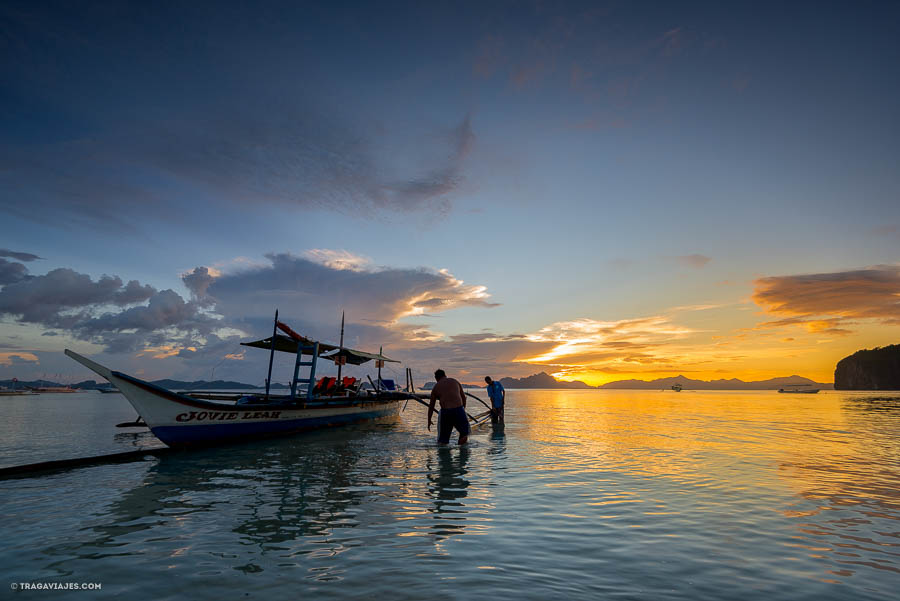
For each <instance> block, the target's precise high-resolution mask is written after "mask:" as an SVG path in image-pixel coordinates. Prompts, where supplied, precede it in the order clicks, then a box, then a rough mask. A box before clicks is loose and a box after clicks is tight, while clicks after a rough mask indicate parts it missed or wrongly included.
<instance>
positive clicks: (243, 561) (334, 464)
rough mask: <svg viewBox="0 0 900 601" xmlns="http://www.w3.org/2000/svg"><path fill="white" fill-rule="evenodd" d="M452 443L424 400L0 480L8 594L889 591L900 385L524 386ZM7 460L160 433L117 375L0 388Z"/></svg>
mask: <svg viewBox="0 0 900 601" xmlns="http://www.w3.org/2000/svg"><path fill="white" fill-rule="evenodd" d="M508 402H509V406H508V409H507V425H506V427H505V429H504V430H503V431H500V430H493V429H492V428H491V426H490V425H487V426H483V427H481V428H480V429H478V430H476V432H475V434H474V436H473V437H472V439H471V441H472V442H471V444H470V445H469V446H468V447H467V448H458V447H452V448H438V447H436V446H435V444H434V442H433V435H432V434H430V433H429V432H427V431H426V430H425V424H424V411H423V408H422V407H420V406H419V405H414V404H410V405H409V407H408V409H407V410H406V411H405V412H404V413H403V414H402V415H401V417H400V418H398V419H397V420H395V421H390V422H384V423H379V424H372V425H368V426H354V427H347V428H342V429H337V430H330V431H323V432H315V433H310V434H305V435H299V436H296V437H292V438H286V439H280V440H277V441H267V442H253V443H248V444H244V445H234V446H229V447H222V448H216V449H209V450H202V451H194V452H181V453H170V454H167V455H165V456H162V457H160V458H152V457H148V458H147V459H146V460H144V461H137V462H132V463H126V464H117V465H101V466H95V467H87V468H81V469H74V470H70V471H65V472H57V473H53V474H47V475H42V476H39V477H30V478H22V479H8V480H3V481H0V501H2V508H3V510H2V517H0V540H2V541H3V545H2V551H0V566H2V573H3V577H4V579H5V580H6V582H4V583H0V590H3V591H4V592H5V591H8V590H11V589H10V584H11V583H13V582H76V583H83V582H90V583H94V582H99V583H101V584H102V589H101V590H100V591H89V592H84V591H74V592H59V591H53V592H46V593H43V594H41V593H38V592H33V591H32V592H29V591H19V593H18V596H17V597H16V598H26V597H29V596H31V597H47V598H51V597H52V598H54V599H64V598H75V597H79V598H93V597H96V598H101V597H112V596H122V597H123V598H128V599H181V598H192V599H216V600H219V599H232V598H266V599H268V598H288V597H291V598H315V599H332V598H335V599H336V598H341V599H344V598H379V599H383V600H387V599H426V598H427V599H471V598H473V597H484V598H487V599H556V598H573V599H741V600H747V599H767V600H771V599H893V598H896V595H897V590H898V589H900V445H898V442H900V438H898V435H900V394H877V393H838V392H822V393H820V394H818V395H791V396H785V395H779V394H776V393H772V392H751V393H743V392H741V393H738V392H689V391H685V392H681V393H674V392H657V391H649V392H648V391H574V392H573V391H509V393H508ZM0 407H2V409H0V457H2V463H3V464H4V465H13V464H18V463H25V462H32V461H40V460H45V459H56V458H62V457H71V456H79V455H88V454H95V453H100V452H111V451H120V450H127V449H133V448H140V447H148V446H154V445H155V444H157V443H155V442H154V439H153V438H152V436H150V435H149V434H147V433H143V434H135V433H123V432H122V431H121V430H120V431H118V432H117V431H116V429H115V428H114V427H112V426H113V425H114V424H115V423H116V422H119V421H128V420H130V419H133V418H134V411H133V410H132V409H131V408H130V407H129V406H128V404H127V401H125V399H123V398H122V397H121V396H119V395H99V394H87V393H85V394H77V395H57V396H53V395H42V396H39V397H28V398H24V397H23V398H11V399H3V400H2V401H0Z"/></svg>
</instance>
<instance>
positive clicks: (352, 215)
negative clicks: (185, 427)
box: [0, 2, 900, 383]
mask: <svg viewBox="0 0 900 601" xmlns="http://www.w3.org/2000/svg"><path fill="white" fill-rule="evenodd" d="M897 13H898V9H897V7H896V6H893V5H891V4H890V3H864V4H850V3H823V2H814V3H813V2H811V3H791V4H790V5H787V6H786V5H784V4H783V3H759V2H754V3H728V4H727V5H717V4H712V3H679V4H677V5H676V4H674V3H666V2H660V3H625V2H611V3H595V2H590V3H575V2H567V3H540V2H534V3H532V2H528V3H526V2H491V3H378V4H371V3H363V4H354V3H336V4H335V3H329V4H327V5H325V4H301V3H266V2H264V3H259V4H253V5H247V4H237V3H236V4H229V3H211V4H207V5H203V4H200V3H196V4H192V5H191V6H189V7H185V6H180V5H178V4H165V3H163V4H160V5H153V6H149V5H145V4H142V3H115V4H112V5H104V4H102V3H69V4H57V3H35V2H27V3H16V2H11V3H5V4H4V6H3V8H2V9H0V22H2V24H3V25H2V31H3V35H2V38H0V39H2V43H3V45H4V52H3V57H4V58H3V59H2V62H0V69H2V78H0V81H2V83H0V120H2V138H0V160H2V162H3V168H2V171H0V215H2V216H3V224H4V226H3V236H2V243H0V248H2V249H5V250H6V251H10V252H12V253H30V254H33V255H37V256H39V257H41V258H40V259H35V260H30V261H25V260H22V259H21V258H20V259H17V258H16V257H14V256H12V255H10V254H6V255H4V254H3V253H0V256H2V257H3V260H4V261H6V264H5V265H6V266H7V268H8V269H10V270H12V271H10V273H14V274H16V275H10V276H9V277H8V278H7V280H5V281H4V282H3V283H2V284H3V286H4V287H3V289H2V290H0V377H11V376H13V375H18V376H19V377H21V378H27V377H30V376H33V375H34V374H42V373H49V374H57V373H63V372H71V376H72V377H75V376H76V373H75V372H76V371H77V369H78V368H76V367H75V366H70V365H69V364H68V360H67V359H65V358H64V357H63V358H60V351H61V350H62V348H64V347H66V346H70V347H75V348H78V349H80V350H82V351H84V352H89V353H93V354H97V355H98V356H99V357H101V358H102V359H103V360H105V361H107V362H110V363H114V364H116V365H119V366H122V368H123V369H124V368H126V367H127V368H128V369H134V370H143V373H144V374H145V375H147V376H151V375H152V376H156V377H161V376H169V375H179V376H182V377H188V376H194V377H198V378H199V377H206V376H207V375H208V372H209V371H210V365H211V364H212V363H217V362H220V361H223V357H225V356H226V355H230V354H234V353H235V352H236V351H237V347H236V342H237V341H238V340H246V339H247V338H248V337H253V336H258V337H262V336H263V335H264V334H265V331H264V330H265V329H266V327H267V326H265V325H264V324H265V321H266V320H267V319H270V317H269V315H270V314H271V313H272V312H274V309H275V307H276V306H278V307H279V308H280V309H281V310H282V312H283V313H285V314H287V315H288V316H289V317H290V318H291V319H294V320H296V323H299V324H301V325H303V326H304V327H307V328H309V329H311V330H312V331H313V333H314V334H315V335H319V336H323V337H324V336H327V335H328V333H329V332H330V331H331V330H335V329H336V325H335V324H337V323H338V322H339V319H340V309H341V308H342V307H344V308H349V307H350V306H353V307H355V309H356V313H355V314H354V313H352V312H351V313H350V314H348V319H349V321H350V323H351V324H356V325H358V326H359V328H358V330H357V331H359V332H361V334H360V335H359V337H358V342H359V343H361V344H368V345H372V344H378V343H380V342H385V343H389V348H393V349H394V352H395V354H397V355H398V357H400V358H402V359H404V360H405V361H408V362H410V363H411V364H412V365H413V366H414V368H415V369H417V370H420V371H421V372H423V373H427V372H429V371H430V370H432V369H434V368H435V367H437V366H439V365H443V364H444V363H445V362H452V363H447V364H448V365H452V366H453V369H456V370H457V372H458V373H459V374H461V375H462V376H463V377H464V378H468V379H470V380H473V381H474V380H477V379H479V378H478V377H477V375H478V374H480V373H481V371H485V370H490V371H491V373H494V374H495V375H498V374H499V375H527V374H529V373H534V372H536V371H541V370H545V371H548V372H551V373H555V374H557V375H559V376H560V377H569V378H573V377H581V378H584V379H587V380H589V381H592V382H595V383H596V382H600V381H607V380H610V379H617V378H618V377H620V376H623V377H624V376H629V377H631V376H634V377H647V378H650V377H658V376H660V375H674V374H675V373H680V372H682V371H683V372H685V373H691V374H695V375H701V376H704V377H712V375H713V374H728V375H729V376H730V375H738V376H741V377H744V376H746V377H748V378H749V377H756V376H759V377H763V376H770V375H787V374H783V373H782V372H784V371H785V370H786V371H789V372H792V373H793V372H798V371H803V370H805V371H803V373H804V374H809V375H811V376H816V377H819V378H827V377H828V375H829V372H830V371H831V369H833V363H834V361H835V360H836V359H838V358H840V357H841V356H843V354H846V353H847V352H849V351H852V350H855V349H856V348H859V347H861V346H866V345H874V344H887V343H890V342H896V337H897V333H898V332H897V320H898V319H900V311H898V309H897V306H896V294H897V293H898V292H900V288H895V287H894V286H895V285H896V283H897V281H900V276H898V274H897V265H898V262H900V253H898V251H900V229H898V228H900V202H898V191H900V175H898V174H900V169H898V157H900V148H898V144H900V142H898V140H900V137H898V135H897V134H898V133H900V132H898V129H900V123H898V110H897V108H896V106H897V97H898V77H897V74H896V71H897V70H896V61H897V57H898V55H900V52H898V51H900V42H898V41H897V40H898V39H900V35H898V34H900V32H898V27H900V26H898V23H900V20H898V18H897V17H898V14H897ZM267 255H270V256H276V255H277V256H282V255H291V256H292V257H294V259H292V260H283V261H281V263H279V265H281V268H283V269H285V270H287V271H285V272H280V271H278V269H279V268H278V267H277V266H275V262H273V259H271V258H267ZM341 257H343V259H342V261H343V262H341V260H338V259H340V258H341ZM348 257H349V259H348ZM10 263H17V264H18V265H22V266H24V267H22V268H20V267H15V266H12V267H9V264H10ZM323 266H324V268H325V269H326V271H324V272H323V271H322V270H321V269H319V268H320V267H323ZM197 267H208V268H212V271H210V272H209V273H214V274H216V276H215V277H218V278H220V279H219V282H218V285H216V284H213V285H211V286H210V287H209V289H208V290H206V289H204V291H203V292H204V294H206V293H207V292H210V291H211V292H210V293H211V294H213V296H212V297H209V298H207V297H203V296H202V295H199V296H198V295H197V294H196V292H197V291H196V290H189V289H188V288H187V287H185V284H184V282H183V280H182V276H183V275H184V274H186V273H189V272H191V271H192V270H193V269H195V268H197ZM22 269H25V270H26V271H22ZM54 269H66V270H71V271H72V272H73V273H76V274H81V275H83V276H86V277H87V278H88V280H84V279H83V278H82V279H81V280H78V279H77V278H75V279H73V278H68V279H66V280H65V283H62V279H60V277H59V276H61V275H63V274H62V272H59V273H57V274H56V276H55V278H44V279H42V278H43V277H44V276H47V275H49V274H50V273H51V272H52V271H53V270H54ZM272 270H274V272H272V273H270V272H271V271H272ZM439 270H446V272H445V273H443V274H442V272H440V271H439ZM66 274H68V275H71V274H69V273H68V272H66ZM104 274H107V275H110V276H117V277H119V278H120V279H121V280H122V285H123V286H124V285H125V284H126V283H127V282H128V281H130V280H137V281H138V282H139V283H140V285H142V286H146V285H149V286H151V287H152V288H153V290H154V293H152V294H159V293H161V292H162V291H165V290H167V289H171V290H172V291H173V292H174V293H175V294H176V295H177V296H178V297H179V299H180V300H181V302H182V303H183V305H184V306H182V305H177V303H175V299H174V297H171V296H168V297H165V298H167V299H168V301H171V302H168V301H167V302H166V303H164V302H163V301H164V300H165V299H164V298H163V297H159V298H158V299H157V301H154V300H153V298H154V297H152V294H151V293H148V295H149V296H148V295H144V297H135V300H134V302H132V303H130V304H128V303H126V304H122V303H119V304H117V302H118V301H116V300H115V298H121V297H115V298H114V297H113V296H109V295H110V294H114V293H113V292H111V291H110V290H112V289H108V290H106V292H104V293H103V294H100V293H99V292H98V294H96V295H94V296H91V295H86V296H79V295H83V293H85V291H86V289H85V288H84V286H88V287H90V286H93V285H94V284H95V283H96V282H98V281H99V278H100V277H101V276H102V275H104ZM423 274H426V275H428V277H425V276H424V275H423ZM263 275H265V276H266V277H265V278H262V276H263ZM251 276H253V277H251ZM269 276H271V277H269ZM806 276H817V277H815V278H813V279H814V281H815V285H816V287H815V294H816V295H817V297H816V298H817V299H822V298H828V299H832V300H833V302H829V303H824V304H822V303H818V302H813V303H810V302H809V292H808V290H807V288H804V286H808V285H810V280H809V279H808V278H807V279H803V278H804V277H806ZM772 277H779V278H785V279H784V280H778V282H776V283H772V282H769V283H766V282H768V280H766V278H772ZM260 278H262V279H264V280H265V282H264V283H262V284H261V283H260ZM291 278H293V279H291ZM460 280H461V281H462V282H464V283H459V281H460ZM249 281H252V282H255V285H257V286H263V288H261V289H260V290H259V295H258V296H257V297H255V298H254V299H253V301H252V302H251V301H250V300H248V299H247V298H245V296H244V295H242V294H239V293H238V292H237V291H236V286H238V285H239V284H240V283H242V282H249ZM885 282H886V283H885ZM776 284H777V285H776ZM848 285H851V286H854V287H855V288H854V290H856V289H858V290H860V291H861V293H860V294H859V295H856V294H854V295H851V296H852V298H850V299H848V297H847V295H846V294H844V292H843V291H844V290H845V288H844V287H845V286H848ZM66 286H69V287H71V288H66ZM820 286H824V288H820ZM769 289H772V290H777V292H778V294H779V295H782V296H779V299H780V300H783V301H784V302H781V303H775V304H772V303H769V304H759V302H757V301H759V299H762V298H766V299H769V300H771V296H767V295H766V294H764V292H765V291H766V290H769ZM216 291H218V292H216ZM215 293H217V294H218V295H219V296H215ZM104 294H106V296H104ZM79 298H83V301H84V302H81V301H78V302H81V304H78V302H76V300H77V299H79ZM64 299H69V300H68V301H65V302H63V301H64ZM72 299H76V300H72ZM416 299H418V301H417V300H416ZM416 302H422V303H424V304H419V305H416ZM154 303H155V304H154ZM172 303H175V304H174V305H173V304H172ZM36 304H37V305H40V306H46V311H43V312H40V314H38V312H35V311H31V312H29V311H26V310H25V309H23V307H28V306H31V307H33V306H36ZM148 304H153V306H154V307H156V309H157V312H156V313H154V312H153V311H144V312H141V311H133V309H138V308H141V307H146V306H148ZM175 305H177V307H176V306H175ZM414 306H418V307H419V309H418V312H420V313H424V315H407V314H406V313H408V311H406V309H408V308H409V307H414ZM163 307H164V308H165V309H163ZM679 307H692V308H691V309H689V310H684V309H678V308H679ZM697 307H704V308H701V309H698V308H697ZM176 308H177V310H176ZM370 309H371V310H370ZM376 309H377V310H378V311H380V312H381V313H380V314H378V315H375V314H373V313H372V312H373V311H374V310H376ZM130 310H132V311H131V313H128V319H125V317H122V316H120V317H118V318H117V319H113V318H112V316H116V315H119V314H120V313H124V312H126V311H130ZM23 311H24V312H23ZM239 312H243V313H239ZM151 314H152V315H153V316H154V318H153V319H150V317H149V316H150V315H151ZM138 315H140V316H141V317H140V319H139V320H137V321H135V319H137V316H138ZM103 316H107V317H105V318H102V319H101V317H103ZM200 317H202V318H203V319H200ZM787 317H790V318H798V319H799V320H800V321H795V322H791V323H787V324H784V325H778V326H774V327H775V331H773V330H772V327H770V326H761V325H760V324H765V323H769V322H773V321H777V320H778V319H785V318H787ZM654 318H661V319H663V321H662V322H660V321H653V319H654ZM373 320H380V321H379V322H377V324H378V325H377V328H379V329H366V327H369V328H374V327H376V326H373V325H372V324H375V323H376V322H375V321H373ZM578 320H586V321H580V322H579V321H578ZM635 320H637V321H635ZM641 320H644V321H641ZM647 320H649V321H647ZM828 320H838V321H840V323H838V322H837V321H828ZM573 322H578V323H581V324H582V326H584V324H585V323H591V324H594V325H593V326H591V328H594V330H596V331H593V330H592V332H593V333H592V334H590V335H589V336H587V337H585V336H584V335H583V332H584V327H581V328H580V329H578V331H580V332H582V334H581V335H576V334H574V333H573V330H572V328H570V327H569V326H566V325H560V324H571V323H573ZM633 323H641V324H644V325H642V326H641V328H636V327H632V326H629V325H627V324H633ZM826 323H827V324H831V325H830V326H829V327H825V326H824V325H821V324H826ZM204 324H205V325H204ZM597 324H606V325H603V326H601V325H597ZM609 324H616V325H614V326H611V325H609ZM648 324H649V325H648ZM665 324H668V325H665ZM816 324H820V325H816ZM126 326H131V327H126ZM591 328H588V329H591ZM642 328H643V329H642ZM829 330H830V331H829ZM413 331H419V332H420V333H419V334H411V332H413ZM426 331H427V335H426V334H422V333H421V332H426ZM488 332H490V333H491V336H493V338H487V337H486V335H487V334H486V333H488ZM47 334H52V335H47ZM476 335H477V336H480V337H481V338H479V339H478V340H475V339H474V338H472V337H474V336H476ZM454 336H456V337H457V338H454ZM466 336H468V338H466ZM788 338H790V339H791V340H787V339H788ZM425 339H427V342H426V340H425ZM113 340H115V341H116V342H115V344H113V342H112V341H113ZM125 340H127V341H128V344H127V345H125V343H124V342H123V341H125ZM626 343H627V344H628V345H631V346H630V347H629V349H632V350H635V352H636V353H637V354H634V353H631V354H630V353H627V352H625V351H624V350H623V349H625V347H626V346H627V345H626ZM560 345H561V347H562V350H558V351H557V352H556V353H555V355H554V358H553V359H552V360H550V361H529V359H533V358H535V357H538V356H543V355H544V351H545V347H546V348H557V347H559V346H560ZM567 345H568V346H567ZM717 345H722V346H720V347H718V348H719V349H720V350H715V349H716V347H717ZM126 346H127V349H126V348H125V347H126ZM229 347H230V348H232V350H231V351H228V350H227V349H228V348H229ZM725 347H728V348H727V349H726V348H725ZM148 348H149V349H156V350H154V351H149V352H148V351H146V349H148ZM162 348H165V349H167V350H165V351H160V350H159V349H162ZM567 348H568V349H571V348H577V349H578V352H577V353H575V352H574V351H573V352H571V353H568V354H567V352H564V351H565V349H567ZM185 349H196V350H193V351H189V350H185ZM636 349H639V351H640V352H639V353H638V352H637V350H636ZM741 349H743V350H741ZM167 353H174V354H172V355H171V356H168V357H161V356H160V355H165V354H167ZM201 355H202V357H201ZM587 355H590V356H591V357H592V358H591V359H589V360H588V359H583V356H587ZM576 356H577V357H578V358H579V359H578V360H577V361H574V362H573V361H568V360H567V359H566V357H569V359H572V358H573V357H576ZM154 357H157V358H154ZM582 359H583V360H582ZM224 361H225V368H228V369H230V370H232V372H233V373H234V374H237V375H239V376H241V377H242V378H244V379H248V380H254V379H255V380H258V379H259V378H258V377H256V375H255V374H256V371H254V370H258V362H257V361H256V359H255V358H251V357H249V356H244V357H242V358H240V359H238V358H234V359H227V360H224ZM567 361H568V362H567ZM79 373H80V372H79Z"/></svg>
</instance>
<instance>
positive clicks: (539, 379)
mask: <svg viewBox="0 0 900 601" xmlns="http://www.w3.org/2000/svg"><path fill="white" fill-rule="evenodd" d="M500 383H501V384H503V387H504V388H526V389H527V388H532V389H534V388H543V389H557V390H588V389H596V388H601V389H607V388H614V389H631V390H660V389H663V388H669V387H671V386H672V385H674V384H681V386H682V387H683V388H684V389H685V390H778V389H779V388H781V387H783V386H785V385H788V384H812V385H814V386H817V387H819V388H823V389H831V388H833V385H832V384H823V383H821V382H814V381H813V380H810V379H809V378H804V377H801V376H796V375H794V376H787V377H782V378H771V379H769V380H758V381H755V382H744V381H743V380H738V379H737V378H731V379H730V380H712V381H706V380H692V379H691V378H688V377H686V376H682V375H679V376H675V377H670V378H657V379H656V380H649V381H648V380H617V381H615V382H607V383H606V384H601V385H600V386H591V385H590V384H585V383H584V382H582V381H580V380H575V381H572V382H567V381H565V380H557V379H556V378H554V377H553V376H551V375H550V374H548V373H546V372H541V373H538V374H533V375H530V376H527V377H524V378H501V379H500ZM151 384H156V385H157V386H162V387H163V388H168V389H169V390H259V389H261V388H263V386H254V385H253V384H244V383H243V382H232V381H229V380H213V381H208V380H194V381H193V382H188V381H185V380H170V379H164V380H154V381H153V382H151ZM39 386H66V385H65V384H60V383H59V382H51V381H50V380H33V381H30V382H16V385H15V387H16V388H20V389H21V388H26V387H29V388H36V387H39ZM12 387H13V381H12V380H0V388H12ZM108 387H109V384H108V383H106V382H97V381H95V380H85V381H84V382H78V383H77V384H72V388H79V389H82V390H97V389H98V388H108ZM432 387H434V382H427V383H426V384H425V385H424V386H422V390H431V388H432ZM287 388H290V387H289V386H288V385H287V384H280V383H278V382H275V383H273V384H272V389H273V390H284V389H287ZM463 388H484V386H478V385H474V384H463Z"/></svg>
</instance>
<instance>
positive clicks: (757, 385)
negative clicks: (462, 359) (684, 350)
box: [500, 372, 832, 390]
mask: <svg viewBox="0 0 900 601" xmlns="http://www.w3.org/2000/svg"><path fill="white" fill-rule="evenodd" d="M500 383H501V384H503V387H504V388H543V389H562V390H574V389H596V388H599V389H610V388H611V389H630V390H661V389H663V388H669V387H671V386H672V385H674V384H681V385H682V386H683V387H684V388H685V389H686V390H778V389H779V388H782V387H784V386H786V385H789V384H810V385H813V386H816V387H818V388H823V389H830V388H831V387H832V385H831V384H824V383H821V382H814V381H813V380H810V379H809V378H804V377H802V376H797V375H794V376H787V377H781V378H771V379H768V380H758V381H754V382H744V381H743V380H738V379H737V378H731V379H728V380H724V379H723V380H711V381H706V380H692V379H691V378H688V377H685V376H683V375H678V376H674V377H668V378H657V379H656V380H617V381H615V382H607V383H606V384H601V385H600V386H591V385H590V384H586V383H584V382H582V381H580V380H575V381H572V382H567V381H564V380H557V379H556V378H554V377H553V376H551V375H550V374H548V373H546V372H541V373H538V374H534V375H531V376H527V377H525V378H502V379H501V380H500Z"/></svg>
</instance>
